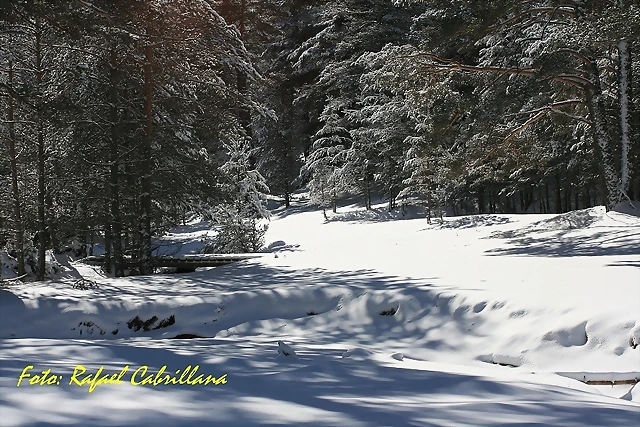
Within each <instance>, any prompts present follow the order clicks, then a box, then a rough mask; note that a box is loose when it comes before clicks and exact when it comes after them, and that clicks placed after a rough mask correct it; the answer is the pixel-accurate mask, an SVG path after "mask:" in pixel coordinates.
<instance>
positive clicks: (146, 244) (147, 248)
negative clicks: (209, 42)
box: [140, 11, 153, 274]
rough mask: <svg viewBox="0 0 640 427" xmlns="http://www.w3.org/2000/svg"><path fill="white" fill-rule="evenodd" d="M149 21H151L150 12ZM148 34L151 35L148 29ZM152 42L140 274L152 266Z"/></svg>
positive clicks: (147, 58) (147, 65)
mask: <svg viewBox="0 0 640 427" xmlns="http://www.w3.org/2000/svg"><path fill="white" fill-rule="evenodd" d="M148 19H149V20H151V12H150V11H149V15H148ZM147 34H151V31H150V29H149V28H147ZM151 42H152V40H151V39H149V40H147V41H146V45H145V47H144V94H145V99H144V117H145V129H144V133H145V135H144V139H143V143H142V150H141V151H142V153H141V154H142V161H141V165H140V172H141V174H142V177H141V190H142V194H141V195H140V222H141V224H140V274H150V273H151V272H152V265H151V205H152V201H151V188H152V183H151V179H152V170H151V169H152V166H151V164H152V162H153V159H152V154H151V151H152V146H153V46H152V45H151Z"/></svg>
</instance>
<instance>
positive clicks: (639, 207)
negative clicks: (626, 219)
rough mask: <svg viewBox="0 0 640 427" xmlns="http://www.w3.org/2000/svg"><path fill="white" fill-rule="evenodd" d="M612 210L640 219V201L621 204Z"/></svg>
mask: <svg viewBox="0 0 640 427" xmlns="http://www.w3.org/2000/svg"><path fill="white" fill-rule="evenodd" d="M611 210H612V211H614V212H618V213H623V214H627V215H631V216H638V217H640V201H637V200H636V201H631V202H628V201H627V202H623V203H619V204H617V205H616V206H615V207H614V208H613V209H611Z"/></svg>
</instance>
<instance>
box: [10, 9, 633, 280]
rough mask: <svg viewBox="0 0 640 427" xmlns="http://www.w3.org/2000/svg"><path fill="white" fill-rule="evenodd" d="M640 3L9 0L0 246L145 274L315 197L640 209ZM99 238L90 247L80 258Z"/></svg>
mask: <svg viewBox="0 0 640 427" xmlns="http://www.w3.org/2000/svg"><path fill="white" fill-rule="evenodd" d="M638 76H640V3H639V2H638V1H637V0H525V1H513V0H497V1H464V0H455V1H441V0H430V1H427V0H424V1H419V0H405V1H402V0H335V1H334V0H260V1H258V0H110V1H107V0H2V1H0V141H1V144H0V248H5V250H6V251H7V253H9V254H10V255H11V256H12V257H14V258H15V259H16V260H17V262H18V270H19V274H20V275H24V274H28V273H31V274H33V275H34V277H35V278H36V279H37V280H42V279H44V278H45V276H46V275H47V271H46V269H47V268H46V253H47V251H50V250H52V251H53V252H54V253H55V252H63V251H65V250H78V248H79V247H83V246H87V245H89V246H91V245H90V243H91V242H94V241H98V240H100V241H102V242H104V251H105V254H104V259H103V263H104V265H103V268H104V269H105V271H110V272H113V273H114V274H115V275H116V276H119V275H123V274H124V264H125V260H127V261H126V262H127V263H128V264H132V263H133V264H135V265H136V269H135V270H134V272H137V273H140V274H145V273H149V272H151V270H152V269H153V267H152V265H151V259H152V257H153V254H154V243H153V237H154V236H158V235H162V234H163V233H164V232H166V231H167V230H169V229H170V228H171V227H174V226H176V225H180V224H183V223H184V222H185V221H186V220H187V219H188V218H189V217H190V216H192V215H198V216H200V217H202V218H205V219H207V220H209V221H211V222H212V223H213V224H216V225H217V226H219V230H220V231H219V233H218V235H217V237H216V239H215V240H213V241H211V242H210V243H209V245H208V249H209V251H210V252H211V253H246V252H255V251H258V250H259V249H261V248H262V247H263V245H264V238H263V236H264V233H265V230H266V225H265V224H264V222H263V219H265V218H267V217H268V216H269V212H268V210H267V208H266V204H265V202H266V201H267V199H269V198H272V199H273V198H278V200H279V201H280V203H282V205H283V206H286V207H289V206H290V204H291V200H292V197H294V195H295V194H296V192H298V191H300V190H305V191H308V192H309V194H310V197H311V199H312V200H313V202H314V203H316V204H317V205H318V206H320V207H321V208H322V209H323V210H324V211H325V215H326V214H327V213H330V212H331V211H332V210H333V211H334V212H335V210H336V209H339V205H338V203H337V202H338V201H339V200H340V199H341V198H345V197H352V198H355V199H357V200H358V201H359V202H361V203H362V206H363V207H364V208H365V209H370V208H371V205H372V201H373V200H384V201H385V203H386V204H387V209H388V210H389V211H394V212H403V211H404V210H405V209H406V208H407V206H410V205H421V206H424V207H425V209H426V213H427V216H428V218H429V219H430V218H431V217H432V216H438V215H441V214H442V212H443V211H447V212H450V214H451V215H466V214H476V213H544V214H547V213H548V214H551V213H554V214H556V213H565V212H569V211H573V210H577V209H585V208H589V207H592V206H600V205H604V206H606V207H607V208H608V209H610V208H613V207H614V206H616V205H618V204H619V203H622V202H625V201H631V200H638V199H640V79H639V77H638ZM91 247H92V246H91Z"/></svg>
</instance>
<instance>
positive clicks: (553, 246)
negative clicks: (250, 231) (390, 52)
mask: <svg viewBox="0 0 640 427" xmlns="http://www.w3.org/2000/svg"><path fill="white" fill-rule="evenodd" d="M380 209H381V210H379V211H374V212H365V211H363V210H361V209H357V208H355V207H350V208H342V209H340V210H339V213H338V214H332V215H330V217H329V221H328V222H326V221H325V220H324V217H323V215H322V212H320V211H317V210H314V209H311V208H308V207H305V206H294V209H292V210H291V211H290V212H285V211H279V212H276V215H274V218H273V219H272V221H271V224H270V229H269V232H268V235H267V241H268V243H269V242H276V241H279V243H277V244H275V245H272V249H271V251H270V252H268V253H265V254H264V255H263V256H262V257H261V258H259V259H254V260H248V261H243V262H240V263H237V264H234V265H227V266H224V267H218V268H211V269H203V270H202V271H198V272H196V273H190V274H174V275H169V274H166V275H154V276H148V277H129V278H124V279H112V278H107V277H104V276H102V275H101V274H99V273H98V272H97V271H96V270H95V269H94V268H93V267H89V266H85V265H81V264H74V265H73V266H74V267H75V268H77V269H78V272H79V273H80V274H82V276H83V277H85V278H87V279H89V280H93V281H95V282H96V283H97V285H98V287H97V288H92V289H87V290H81V289H74V288H73V287H72V284H73V281H72V280H71V279H68V280H60V281H58V282H49V283H44V284H35V285H34V284H28V285H17V286H14V287H11V288H9V290H10V293H9V292H7V291H0V310H2V311H1V312H0V313H1V314H0V388H1V389H0V414H1V415H0V425H2V426H13V425H48V424H53V425H59V424H81V425H151V424H155V425H167V426H177V425H203V424H204V425H208V424H214V423H217V424H218V425H225V426H252V425H265V426H269V425H273V426H275V425H292V426H298V425H310V426H343V425H349V426H351V425H353V426H393V427H395V426H465V425H466V426H494V425H558V426H583V425H593V426H631V425H637V424H638V423H639V422H640V387H639V386H637V385H634V384H632V380H635V379H637V378H640V218H638V217H637V216H633V215H629V214H625V213H619V212H609V213H607V212H605V210H604V209H603V208H593V209H589V210H585V211H578V212H571V213H568V214H563V215H479V216H468V217H452V218H445V219H444V222H443V223H441V224H440V223H437V222H434V223H433V224H431V225H428V224H427V223H426V221H425V220H424V219H394V217H393V216H392V215H389V214H387V213H385V212H384V211H383V208H382V207H381V208H380ZM207 233H209V231H208V229H207V228H206V227H204V226H203V224H201V223H194V224H192V226H190V227H189V226H187V227H181V228H180V229H177V230H174V233H172V234H171V235H170V236H168V237H167V241H169V242H170V245H173V246H175V247H176V248H175V249H170V250H168V252H167V253H176V252H177V253H194V252H195V251H197V249H198V245H199V243H198V242H201V240H202V238H203V237H204V236H206V235H207ZM185 248H186V249H185ZM136 317H137V320H135V321H132V320H133V319H135V318H136ZM154 317H155V318H156V319H155V320H154V319H153V318H154ZM176 336H199V337H203V338H198V339H169V338H174V337H176ZM278 341H283V343H282V344H280V345H279V344H278ZM283 349H285V351H282V350H283ZM279 350H280V351H279ZM289 350H291V351H289ZM284 353H288V354H289V355H285V354H284ZM28 365H32V366H33V369H32V370H31V371H29V372H28V373H29V374H31V375H35V374H41V373H42V371H43V370H46V369H51V373H50V374H49V377H50V376H51V375H52V374H56V375H59V376H60V375H61V376H62V378H57V379H54V380H53V381H54V384H52V385H42V386H40V385H29V383H28V381H29V379H32V378H33V377H27V378H26V380H23V381H22V383H21V385H20V387H16V384H17V382H18V378H19V377H20V375H21V373H22V372H23V369H24V368H25V367H26V366H28ZM78 365H82V366H83V367H84V369H86V372H85V374H83V375H80V374H79V372H80V371H77V372H78V375H76V379H80V380H81V379H82V378H86V375H87V374H89V373H96V372H97V371H98V369H99V368H100V367H103V371H102V373H101V374H100V376H103V375H105V374H109V376H111V375H112V374H118V373H120V372H122V370H123V369H124V368H125V366H128V368H127V370H126V371H125V372H124V373H123V374H122V376H121V378H122V383H121V384H101V385H98V386H97V387H95V389H94V390H93V391H92V392H91V393H90V392H89V387H90V386H89V384H84V385H83V386H79V385H78V384H76V383H73V384H69V381H70V379H71V377H72V374H73V372H74V369H75V368H76V367H77V366H78ZM196 365H198V373H203V374H205V376H206V375H212V376H214V377H216V378H217V379H218V380H220V379H221V378H223V379H224V381H218V382H219V384H218V385H213V384H209V385H206V386H205V385H202V384H200V385H188V384H182V385H179V384H169V385H162V384H159V385H157V386H153V385H151V384H147V385H138V386H135V385H133V384H132V381H131V380H132V379H133V382H138V381H142V379H143V378H144V377H145V376H144V375H141V373H142V371H141V370H138V368H140V367H143V366H148V370H147V375H149V373H154V374H155V373H156V372H158V370H160V369H161V368H162V367H163V366H166V368H165V369H166V372H168V373H170V374H171V375H173V377H174V378H178V377H179V376H180V374H181V373H184V371H185V369H186V368H187V366H191V367H192V368H191V369H192V370H193V367H194V366H196ZM178 370H180V372H179V373H176V371H178ZM134 372H135V374H134ZM224 374H226V376H224ZM162 378H164V377H162ZM89 379H90V378H89ZM58 380H59V383H60V384H59V385H58V384H57V381H58ZM578 380H583V381H586V380H590V381H610V380H615V381H617V382H618V383H619V384H617V385H615V386H612V385H587V384H584V383H583V382H580V381H578ZM45 381H46V379H45ZM149 381H151V380H149ZM87 382H89V380H87ZM222 382H226V383H225V384H222ZM621 382H622V383H624V384H620V383H621Z"/></svg>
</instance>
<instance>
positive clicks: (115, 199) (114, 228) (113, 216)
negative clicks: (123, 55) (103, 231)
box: [108, 47, 124, 277]
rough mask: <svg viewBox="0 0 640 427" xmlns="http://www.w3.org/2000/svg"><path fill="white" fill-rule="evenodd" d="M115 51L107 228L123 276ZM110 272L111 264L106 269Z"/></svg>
mask: <svg viewBox="0 0 640 427" xmlns="http://www.w3.org/2000/svg"><path fill="white" fill-rule="evenodd" d="M117 60H118V58H117V52H116V49H115V47H112V49H111V54H110V59H109V62H110V70H109V98H110V101H111V102H110V104H111V105H110V107H109V121H110V122H111V123H110V127H111V133H110V139H109V163H110V170H109V198H110V206H109V226H108V228H109V230H110V237H111V238H110V243H111V247H113V267H114V270H115V275H116V277H121V276H124V269H123V265H122V261H123V259H122V219H121V216H120V186H119V179H120V178H119V168H120V156H119V146H118V143H119V139H118V123H119V116H118V107H117V106H118V70H117V68H116V67H117ZM108 271H109V273H110V272H111V266H109V269H108Z"/></svg>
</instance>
